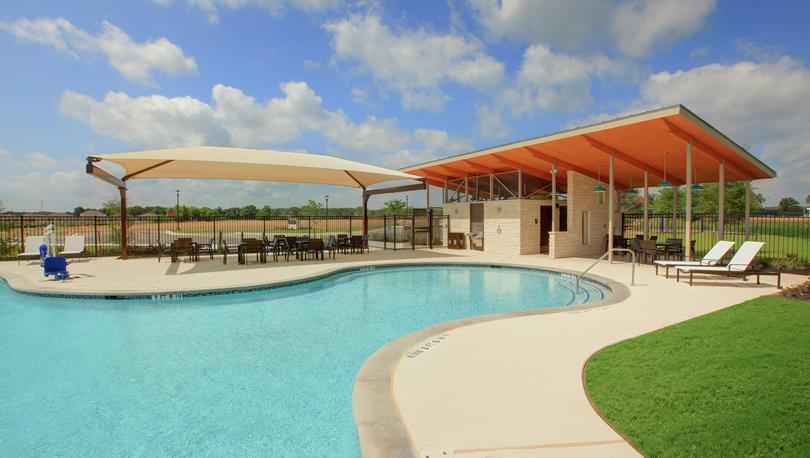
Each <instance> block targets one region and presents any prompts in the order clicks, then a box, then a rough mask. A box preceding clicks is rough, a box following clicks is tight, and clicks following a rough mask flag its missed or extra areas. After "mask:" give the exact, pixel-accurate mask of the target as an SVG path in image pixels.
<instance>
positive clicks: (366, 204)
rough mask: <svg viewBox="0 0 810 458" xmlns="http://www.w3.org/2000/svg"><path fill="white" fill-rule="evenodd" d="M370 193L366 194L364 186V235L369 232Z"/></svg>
mask: <svg viewBox="0 0 810 458" xmlns="http://www.w3.org/2000/svg"><path fill="white" fill-rule="evenodd" d="M369 197H371V196H370V195H368V194H366V188H363V235H367V234H368V198H369Z"/></svg>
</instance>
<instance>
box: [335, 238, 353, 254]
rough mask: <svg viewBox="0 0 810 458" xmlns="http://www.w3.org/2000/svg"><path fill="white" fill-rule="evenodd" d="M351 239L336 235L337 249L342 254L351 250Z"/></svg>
mask: <svg viewBox="0 0 810 458" xmlns="http://www.w3.org/2000/svg"><path fill="white" fill-rule="evenodd" d="M351 245H352V239H351V238H350V237H349V234H338V235H337V249H338V251H340V252H341V253H343V254H346V253H348V252H349V248H351Z"/></svg>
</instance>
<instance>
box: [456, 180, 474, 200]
mask: <svg viewBox="0 0 810 458" xmlns="http://www.w3.org/2000/svg"><path fill="white" fill-rule="evenodd" d="M476 187H477V186H476ZM456 189H458V188H456ZM458 201H459V202H461V199H459V200H458ZM464 201H465V202H469V201H470V178H469V177H467V175H464Z"/></svg>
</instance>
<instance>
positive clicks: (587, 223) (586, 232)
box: [582, 210, 591, 245]
mask: <svg viewBox="0 0 810 458" xmlns="http://www.w3.org/2000/svg"><path fill="white" fill-rule="evenodd" d="M582 244H583V245H590V244H591V215H590V213H588V211H587V210H584V211H583V212H582Z"/></svg>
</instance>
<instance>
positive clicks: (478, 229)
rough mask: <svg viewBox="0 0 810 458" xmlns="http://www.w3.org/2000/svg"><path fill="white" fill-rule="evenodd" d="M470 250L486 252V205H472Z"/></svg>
mask: <svg viewBox="0 0 810 458" xmlns="http://www.w3.org/2000/svg"><path fill="white" fill-rule="evenodd" d="M470 243H471V244H472V246H471V247H470V248H472V249H474V250H480V251H483V250H484V204H482V203H472V204H470Z"/></svg>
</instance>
